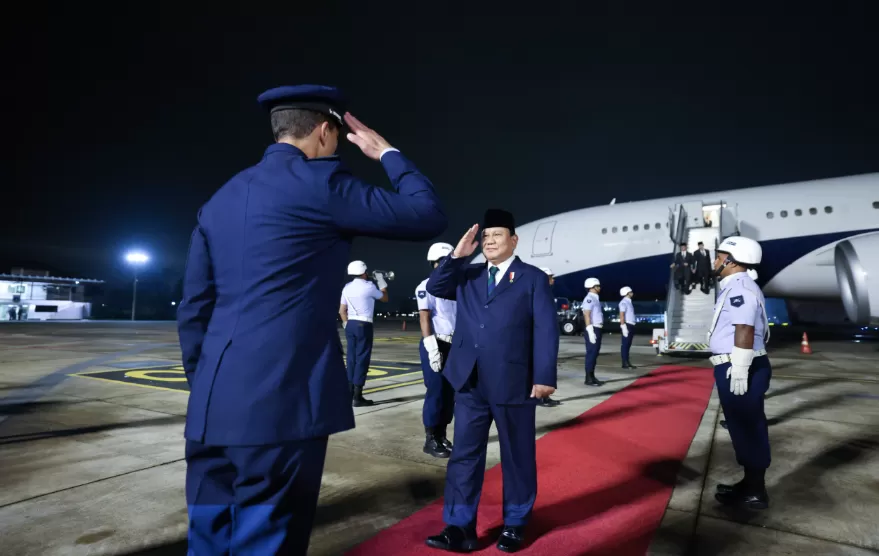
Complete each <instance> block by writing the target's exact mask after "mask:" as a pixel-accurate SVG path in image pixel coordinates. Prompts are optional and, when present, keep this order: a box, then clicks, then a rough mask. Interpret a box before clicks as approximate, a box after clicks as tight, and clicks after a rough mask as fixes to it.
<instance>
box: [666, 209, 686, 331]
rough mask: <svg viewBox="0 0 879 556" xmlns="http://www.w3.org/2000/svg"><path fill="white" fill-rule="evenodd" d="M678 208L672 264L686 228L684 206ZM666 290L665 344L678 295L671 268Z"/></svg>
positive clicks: (672, 248)
mask: <svg viewBox="0 0 879 556" xmlns="http://www.w3.org/2000/svg"><path fill="white" fill-rule="evenodd" d="M678 206H679V210H678V221H677V225H676V226H675V227H674V230H673V231H672V233H673V234H674V235H673V237H672V243H673V245H672V247H671V261H672V263H674V260H675V253H676V252H677V250H678V247H679V246H680V244H681V239H682V235H683V232H684V230H686V228H685V227H684V224H685V221H686V218H685V216H684V212H685V211H684V206H683V205H678ZM669 210H671V211H672V213H673V211H674V209H672V208H671V207H669ZM667 288H668V295H666V296H665V322H664V324H663V327H664V328H665V337H666V341H667V343H672V341H673V340H672V337H671V327H670V326H669V322H671V321H672V320H674V317H675V306H676V305H677V301H678V295H679V292H678V291H677V289H676V288H675V269H674V268H671V272H669V277H668V285H667Z"/></svg>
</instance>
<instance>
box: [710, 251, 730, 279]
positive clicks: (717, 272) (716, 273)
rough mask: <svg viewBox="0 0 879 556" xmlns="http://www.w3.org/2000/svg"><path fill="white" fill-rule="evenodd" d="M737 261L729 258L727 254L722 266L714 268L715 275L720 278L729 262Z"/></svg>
mask: <svg viewBox="0 0 879 556" xmlns="http://www.w3.org/2000/svg"><path fill="white" fill-rule="evenodd" d="M731 262H735V261H733V260H731V259H730V258H729V256H728V255H727V257H726V259H725V260H724V261H723V262H722V263H721V264H720V268H716V269H714V275H715V276H716V277H718V278H720V275H721V274H722V273H723V271H724V269H725V268H726V267H727V266H729V263H731Z"/></svg>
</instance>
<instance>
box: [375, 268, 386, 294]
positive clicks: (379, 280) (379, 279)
mask: <svg viewBox="0 0 879 556" xmlns="http://www.w3.org/2000/svg"><path fill="white" fill-rule="evenodd" d="M375 285H376V286H378V289H380V290H383V289H386V288H387V287H388V283H387V282H385V277H384V276H382V274H381V272H376V273H375Z"/></svg>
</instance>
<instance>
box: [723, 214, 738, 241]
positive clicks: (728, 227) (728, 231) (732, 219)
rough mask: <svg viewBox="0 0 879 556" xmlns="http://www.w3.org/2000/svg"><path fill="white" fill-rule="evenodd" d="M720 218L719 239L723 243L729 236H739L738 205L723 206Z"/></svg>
mask: <svg viewBox="0 0 879 556" xmlns="http://www.w3.org/2000/svg"><path fill="white" fill-rule="evenodd" d="M722 211H723V212H722V213H721V217H720V239H721V241H723V240H724V239H725V238H728V237H729V236H737V235H739V218H738V214H739V205H735V206H734V207H728V206H726V205H724V207H723V209H722Z"/></svg>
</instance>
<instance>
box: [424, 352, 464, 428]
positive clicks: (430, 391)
mask: <svg viewBox="0 0 879 556" xmlns="http://www.w3.org/2000/svg"><path fill="white" fill-rule="evenodd" d="M436 345H437V346H438V347H439V351H440V354H441V355H442V356H443V365H445V362H446V360H448V358H449V351H451V349H452V344H450V343H448V342H443V341H442V340H437V341H436ZM418 352H419V354H420V355H421V374H422V375H423V376H424V385H425V386H426V387H427V394H425V396H424V407H423V409H422V410H421V418H422V420H423V421H424V426H425V427H445V426H447V425H448V424H449V423H451V422H452V417H453V416H454V414H455V389H454V388H452V385H451V384H449V381H448V380H446V377H444V376H443V373H442V372H438V373H435V372H433V369H431V368H430V360H429V359H428V357H427V350H426V349H424V342H419V344H418Z"/></svg>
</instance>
